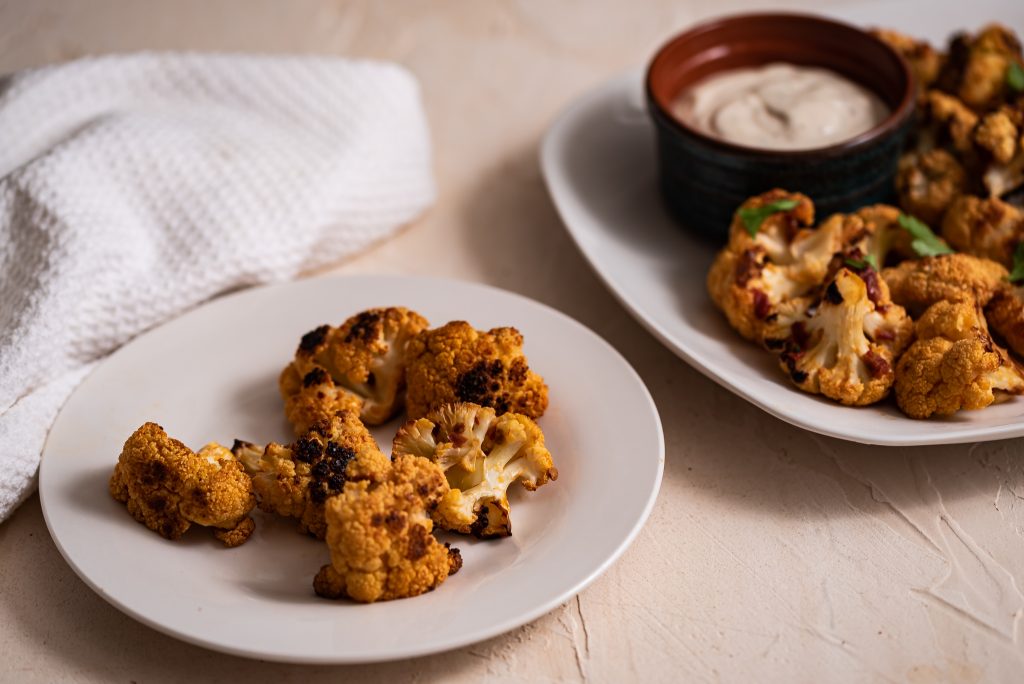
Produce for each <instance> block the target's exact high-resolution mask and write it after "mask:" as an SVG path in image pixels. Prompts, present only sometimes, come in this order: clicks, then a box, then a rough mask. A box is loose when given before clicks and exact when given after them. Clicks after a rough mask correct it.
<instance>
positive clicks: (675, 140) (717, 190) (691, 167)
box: [646, 14, 915, 242]
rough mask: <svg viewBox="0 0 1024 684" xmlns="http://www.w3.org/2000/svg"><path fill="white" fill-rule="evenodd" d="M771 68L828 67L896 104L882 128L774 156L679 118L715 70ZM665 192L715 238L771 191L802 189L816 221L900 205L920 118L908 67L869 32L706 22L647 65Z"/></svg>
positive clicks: (773, 18)
mask: <svg viewBox="0 0 1024 684" xmlns="http://www.w3.org/2000/svg"><path fill="white" fill-rule="evenodd" d="M771 62H788V63H790V64H796V65H803V66H813V67H821V68H825V69H830V70H832V71H834V72H837V73H838V74H840V75H842V76H845V77H846V78H849V79H850V80H852V81H854V82H856V83H858V84H860V85H862V86H864V87H865V88H867V89H869V90H870V91H872V92H874V93H875V94H877V95H878V96H879V97H880V98H881V99H882V101H883V102H884V103H885V104H886V105H887V106H888V108H889V115H888V117H887V118H885V119H884V120H883V121H881V122H880V123H879V124H878V125H876V126H874V127H873V128H871V129H869V130H868V131H866V132H864V133H861V134H859V135H856V136H854V137H852V138H850V139H849V140H845V141H843V142H841V143H839V144H835V145H831V146H829V147H822V148H818V149H809V150H793V151H790V150H785V151H780V150H767V149H757V148H754V147H745V146H741V145H736V144H733V143H730V142H726V141H724V140H721V139H718V138H715V137H712V136H710V135H708V134H705V133H703V132H701V131H699V130H697V129H696V128H694V127H692V126H689V125H687V124H686V123H685V122H683V121H681V120H680V119H679V118H677V117H676V116H674V115H673V114H672V111H673V104H674V103H675V101H676V100H677V99H678V98H679V96H680V95H681V94H682V93H684V92H686V90H687V88H689V87H690V86H692V85H694V84H695V83H697V82H699V81H701V80H703V79H706V78H708V77H710V76H712V75H714V74H717V73H720V72H723V71H728V70H732V69H737V68H742V67H754V66H760V65H763V64H767V63H771ZM646 87H647V105H648V112H649V114H650V116H651V118H652V119H653V121H654V126H655V129H656V138H657V146H658V164H659V175H660V183H661V190H662V194H663V196H664V198H665V201H666V202H667V204H668V207H669V209H670V211H671V212H672V214H673V215H674V216H675V217H676V219H677V220H678V221H679V222H680V223H681V224H682V225H683V226H685V227H686V228H688V229H690V230H693V231H696V232H697V233H700V234H701V235H703V236H706V237H708V238H710V239H712V240H714V241H716V242H723V241H724V240H725V239H726V237H727V236H728V229H729V223H730V221H731V219H732V215H733V212H734V211H735V210H736V208H737V207H738V206H739V205H740V204H741V203H742V202H743V201H744V200H745V199H747V198H748V197H750V196H751V195H756V194H759V193H761V192H764V191H766V190H770V189H772V188H783V189H786V190H790V191H796V192H802V193H804V194H806V195H807V196H808V197H810V198H811V199H812V200H813V201H814V204H815V207H816V214H817V217H818V219H819V220H820V219H823V218H825V217H826V216H828V215H830V214H832V213H835V212H848V211H852V210H854V209H857V208H859V207H862V206H864V205H868V204H874V203H877V202H887V201H891V200H892V199H893V194H894V192H893V179H894V176H895V174H896V166H897V164H898V162H899V156H900V152H901V150H902V149H903V143H904V140H905V138H906V136H907V133H908V131H909V128H910V125H911V123H912V118H913V113H914V100H915V97H914V84H913V77H912V76H911V72H910V69H909V67H908V66H907V64H906V62H904V60H903V58H902V57H900V55H899V54H897V53H896V51H894V50H893V49H892V48H890V47H889V46H888V45H886V44H885V43H883V42H882V41H881V40H879V39H878V38H875V37H874V36H872V35H871V34H869V33H867V32H865V31H862V30H860V29H858V28H855V27H853V26H849V25H847V24H843V23H840V22H837V21H832V20H830V19H824V18H821V17H816V16H809V15H800V14H742V15H737V16H732V17H726V18H724V19H718V20H715V21H711V22H709V23H705V24H701V25H699V26H697V27H695V28H693V29H690V30H689V31H686V32H685V33H682V34H680V35H678V36H676V37H675V38H673V39H671V40H670V41H669V42H668V43H666V44H665V45H664V46H663V47H662V48H661V49H660V50H659V51H658V52H657V54H656V55H655V56H654V59H653V60H652V61H651V63H650V66H649V67H648V69H647V83H646Z"/></svg>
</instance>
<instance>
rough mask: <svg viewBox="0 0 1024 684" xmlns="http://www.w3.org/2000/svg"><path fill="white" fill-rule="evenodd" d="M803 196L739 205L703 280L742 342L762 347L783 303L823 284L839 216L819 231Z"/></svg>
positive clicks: (837, 240) (774, 195)
mask: <svg viewBox="0 0 1024 684" xmlns="http://www.w3.org/2000/svg"><path fill="white" fill-rule="evenodd" d="M813 222H814V205H813V204H812V203H811V201H810V200H809V199H808V198H807V197H806V196H804V195H801V194H799V193H789V192H786V191H784V190H772V191H770V192H766V193H764V194H762V195H758V196H757V197H752V198H750V199H749V200H747V201H746V202H744V203H743V204H742V205H741V206H740V208H739V209H737V211H736V214H735V215H734V217H733V222H732V226H731V227H730V231H729V244H728V245H727V246H726V247H725V248H723V249H722V250H721V251H720V252H719V253H718V255H717V257H716V258H715V261H714V263H713V264H712V266H711V269H710V270H709V271H708V276H707V283H706V284H707V289H708V294H709V295H710V296H711V299H712V301H713V302H714V303H715V305H716V306H717V307H718V308H719V310H721V311H722V313H724V314H725V317H726V318H727V319H728V321H729V324H730V325H731V326H732V327H733V328H734V329H735V330H736V331H737V332H739V333H740V334H741V335H742V336H743V337H745V338H746V339H748V340H752V341H755V342H762V341H763V337H764V333H765V327H766V324H767V325H768V326H769V327H770V326H771V324H772V322H773V320H774V318H775V317H776V316H777V315H778V314H779V312H780V307H781V308H785V307H782V305H783V304H784V303H785V302H788V301H790V300H793V299H798V298H801V297H804V296H806V295H808V294H809V293H810V292H811V291H812V290H814V289H815V288H817V287H818V286H819V285H820V283H821V281H822V280H823V279H824V277H825V274H826V272H827V270H828V265H829V263H830V261H831V259H832V255H833V254H834V253H835V252H836V251H837V250H839V249H840V248H841V246H842V242H843V236H844V231H845V224H844V219H843V217H841V216H836V217H832V218H830V219H829V220H828V221H826V222H825V224H824V225H823V226H821V227H820V228H817V229H814V228H810V226H811V224H812V223H813Z"/></svg>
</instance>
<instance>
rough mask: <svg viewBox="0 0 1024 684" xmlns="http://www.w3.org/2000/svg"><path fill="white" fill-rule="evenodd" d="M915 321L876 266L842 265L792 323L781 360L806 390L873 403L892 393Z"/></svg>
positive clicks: (849, 401) (854, 403)
mask: <svg viewBox="0 0 1024 684" xmlns="http://www.w3.org/2000/svg"><path fill="white" fill-rule="evenodd" d="M912 326H913V324H912V322H911V320H910V318H909V317H908V316H907V314H906V311H904V310H903V308H902V307H900V306H898V305H896V304H892V303H891V302H890V301H889V293H888V291H887V289H886V287H885V283H884V282H883V281H882V280H881V279H880V278H879V277H878V274H877V273H876V272H875V270H874V268H872V267H871V266H870V265H868V264H863V265H862V266H861V267H860V268H859V269H854V268H851V267H844V268H842V269H840V270H839V272H838V273H837V274H836V276H835V279H834V280H833V281H832V282H831V283H829V285H828V286H827V287H826V288H825V291H824V293H823V296H822V299H821V301H820V302H819V303H818V304H817V305H816V306H815V307H814V308H813V312H811V313H809V316H808V317H807V318H806V320H803V321H798V322H795V323H793V324H792V325H791V326H790V335H789V337H788V338H787V339H786V340H784V341H783V344H782V345H781V348H782V351H781V354H780V357H779V362H780V365H781V367H782V369H783V370H784V371H786V373H787V374H788V375H789V377H790V379H791V380H792V381H793V383H794V384H796V385H797V387H799V388H800V389H802V390H804V391H805V392H810V393H811V394H823V395H825V396H826V397H829V398H830V399H834V400H836V401H838V402H840V403H843V404H847V405H851V406H864V405H867V404H873V403H875V402H877V401H880V400H881V399H882V398H884V397H885V396H886V394H888V392H889V389H890V388H891V386H892V383H893V380H894V377H895V376H894V372H893V364H894V362H895V359H896V357H897V356H898V355H899V353H900V352H901V351H902V350H903V349H904V348H905V347H906V345H907V343H908V342H909V340H910V336H911V331H912Z"/></svg>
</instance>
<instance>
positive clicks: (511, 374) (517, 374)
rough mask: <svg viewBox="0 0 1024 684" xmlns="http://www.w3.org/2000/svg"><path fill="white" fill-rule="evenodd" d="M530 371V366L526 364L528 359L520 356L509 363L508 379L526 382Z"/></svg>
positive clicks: (515, 381)
mask: <svg viewBox="0 0 1024 684" xmlns="http://www.w3.org/2000/svg"><path fill="white" fill-rule="evenodd" d="M529 371H530V367H529V366H527V365H526V360H525V359H524V358H523V357H521V356H520V357H518V358H516V359H515V360H513V361H512V363H510V364H509V366H508V379H509V380H511V381H512V382H514V383H516V384H520V383H523V382H526V374H527V373H528V372H529Z"/></svg>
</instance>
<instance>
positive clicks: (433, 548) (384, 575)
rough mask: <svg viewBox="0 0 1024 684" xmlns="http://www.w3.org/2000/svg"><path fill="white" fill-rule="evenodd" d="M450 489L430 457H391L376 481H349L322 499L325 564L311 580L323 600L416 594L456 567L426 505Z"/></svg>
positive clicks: (455, 554) (457, 559)
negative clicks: (327, 556)
mask: <svg viewBox="0 0 1024 684" xmlns="http://www.w3.org/2000/svg"><path fill="white" fill-rule="evenodd" d="M447 491H448V483H447V482H445V478H444V474H443V473H442V472H441V469H440V468H438V466H437V465H435V464H434V463H432V462H430V461H428V460H426V459H423V458H417V457H415V456H402V457H398V458H396V459H395V462H394V464H393V466H392V467H391V468H390V469H389V471H388V474H387V477H386V478H384V479H382V480H380V481H379V482H375V483H373V482H369V481H362V482H350V483H348V484H346V485H345V489H344V491H343V492H342V493H341V494H340V495H338V496H336V497H334V498H333V499H331V500H330V501H329V502H328V503H327V546H328V548H329V549H330V552H331V564H330V565H325V566H323V567H322V568H321V569H320V572H319V573H317V576H316V578H314V580H313V588H314V590H315V591H316V593H317V594H318V595H320V596H323V597H325V598H332V599H336V598H350V599H352V600H354V601H360V602H363V603H371V602H373V601H388V600H391V599H399V598H407V597H410V596H418V595H419V594H422V593H424V592H427V591H430V590H432V589H435V588H436V587H437V586H438V585H439V584H441V583H442V582H444V581H445V580H446V579H447V578H448V576H449V575H453V574H455V573H456V572H458V570H459V568H461V567H462V556H461V555H460V554H459V551H458V549H453V548H450V547H449V546H448V545H447V544H441V543H439V542H438V541H437V540H436V539H434V536H433V535H432V534H431V531H432V530H433V527H434V524H433V522H432V521H431V519H430V511H431V510H432V509H433V508H435V507H436V506H437V505H438V503H439V502H440V501H441V497H443V496H444V494H445V492H447Z"/></svg>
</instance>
